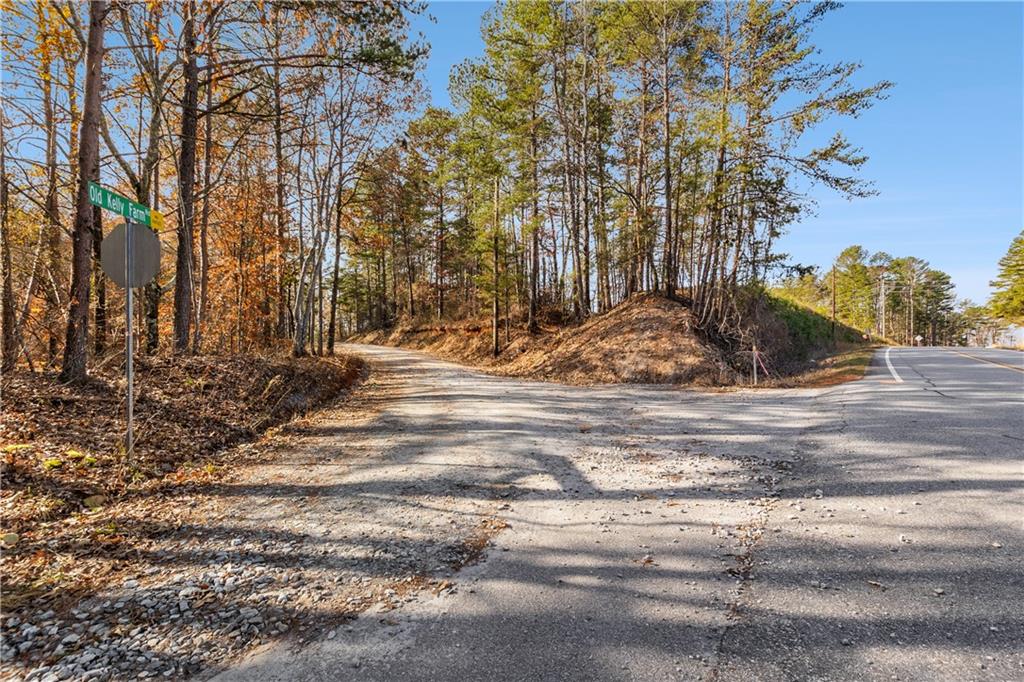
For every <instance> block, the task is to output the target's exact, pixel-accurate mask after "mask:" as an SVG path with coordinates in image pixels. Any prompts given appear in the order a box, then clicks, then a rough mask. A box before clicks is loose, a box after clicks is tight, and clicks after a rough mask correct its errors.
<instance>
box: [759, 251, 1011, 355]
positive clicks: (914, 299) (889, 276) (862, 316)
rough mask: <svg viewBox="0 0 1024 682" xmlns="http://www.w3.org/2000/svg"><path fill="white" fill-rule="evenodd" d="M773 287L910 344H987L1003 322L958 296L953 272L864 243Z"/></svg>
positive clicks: (845, 320)
mask: <svg viewBox="0 0 1024 682" xmlns="http://www.w3.org/2000/svg"><path fill="white" fill-rule="evenodd" d="M775 291H776V292H777V293H779V294H781V295H782V296H784V297H786V298H789V299H791V300H794V301H797V302H799V303H802V304H803V305H806V306H808V307H810V308H813V309H814V310H815V311H817V312H818V313H820V314H821V315H824V316H829V317H830V316H832V314H833V312H834V313H835V317H836V319H837V320H839V321H840V322H843V323H845V324H848V325H850V326H852V327H854V328H856V329H858V330H861V332H863V333H865V334H868V335H870V336H880V337H883V338H886V339H889V340H891V341H895V342H897V343H902V344H906V345H968V344H989V343H993V342H994V341H995V339H996V338H997V336H998V334H999V332H1000V331H1001V329H1002V328H1003V326H1004V325H1003V323H1002V322H1001V321H1000V319H999V317H1000V316H999V315H997V314H994V313H993V311H992V310H991V308H990V307H988V306H983V305H977V304H975V303H972V302H971V301H966V300H965V301H957V299H956V295H955V292H954V288H953V281H952V279H951V278H950V276H949V275H948V274H946V273H945V272H942V271H941V270H936V269H934V268H932V267H931V266H930V265H929V264H928V262H927V261H924V260H922V259H920V258H915V257H913V256H909V257H893V256H890V255H889V254H887V253H883V252H879V253H874V254H872V253H870V252H868V251H867V250H866V249H864V248H863V247H861V246H850V247H848V248H846V249H844V250H843V251H842V252H841V253H840V254H839V255H838V257H837V258H836V260H835V262H834V263H833V266H832V267H831V268H826V269H822V268H818V267H808V268H801V267H796V268H794V269H793V272H792V273H791V274H790V275H789V276H788V277H785V278H783V279H782V281H781V282H779V283H778V284H777V285H776V288H775ZM918 337H920V338H921V341H917V338H918Z"/></svg>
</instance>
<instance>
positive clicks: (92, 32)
mask: <svg viewBox="0 0 1024 682" xmlns="http://www.w3.org/2000/svg"><path fill="white" fill-rule="evenodd" d="M107 9H108V6H107V0H92V1H91V2H90V3H89V34H88V38H87V39H86V48H85V51H86V75H85V102H84V104H83V111H82V137H81V142H80V143H79V145H78V168H79V178H78V196H77V199H76V201H75V229H74V232H73V233H72V238H71V254H72V255H71V291H70V295H69V296H68V300H69V301H70V309H69V311H68V326H67V334H66V336H65V340H64V361H63V363H62V366H61V372H60V380H61V381H64V382H80V381H84V380H85V378H86V364H85V363H86V344H87V343H88V339H89V275H90V266H91V264H92V263H91V258H92V235H93V220H92V218H93V212H92V204H91V203H90V202H89V180H90V179H91V178H90V177H89V176H90V175H92V172H93V169H94V168H96V166H97V163H98V162H97V159H98V158H99V146H100V140H99V129H100V116H102V115H103V112H102V111H101V110H100V91H101V90H102V89H103V22H104V20H105V19H106V16H107Z"/></svg>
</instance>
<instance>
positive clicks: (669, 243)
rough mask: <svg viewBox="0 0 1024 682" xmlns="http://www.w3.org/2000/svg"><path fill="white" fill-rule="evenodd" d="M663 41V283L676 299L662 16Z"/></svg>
mask: <svg viewBox="0 0 1024 682" xmlns="http://www.w3.org/2000/svg"><path fill="white" fill-rule="evenodd" d="M661 40H662V50H663V56H662V64H661V116H662V126H663V127H664V130H663V133H662V134H663V144H664V151H663V153H664V155H665V158H664V166H665V167H664V176H665V178H664V179H665V189H664V191H665V248H664V251H663V253H662V264H661V265H662V269H663V273H662V281H663V282H664V286H665V295H666V296H667V297H669V298H674V297H675V295H676V277H675V263H674V254H673V246H674V243H673V238H672V156H671V152H672V129H671V126H670V123H671V120H670V112H669V83H668V59H669V50H668V16H667V15H663V16H662V25H661Z"/></svg>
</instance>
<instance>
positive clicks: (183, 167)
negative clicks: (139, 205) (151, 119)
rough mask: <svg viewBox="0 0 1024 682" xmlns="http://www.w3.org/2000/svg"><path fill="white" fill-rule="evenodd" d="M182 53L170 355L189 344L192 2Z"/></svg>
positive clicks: (194, 89) (194, 80) (195, 77)
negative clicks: (182, 92) (172, 349)
mask: <svg viewBox="0 0 1024 682" xmlns="http://www.w3.org/2000/svg"><path fill="white" fill-rule="evenodd" d="M185 12H186V16H185V21H184V27H183V30H184V34H183V38H182V49H183V51H184V55H183V58H184V62H185V68H184V73H185V91H184V94H183V96H182V101H181V158H180V160H179V164H178V177H179V182H178V200H179V201H178V205H179V207H180V211H179V213H180V215H179V220H178V252H177V259H176V261H175V276H174V352H175V353H185V352H187V351H188V348H189V341H190V340H191V339H190V338H189V337H190V334H189V330H190V328H191V324H192V262H193V260H194V251H195V248H194V244H193V239H194V232H195V201H194V196H195V194H194V193H195V181H196V128H197V127H198V123H199V111H198V99H199V67H198V64H197V63H196V34H195V22H196V2H195V0H188V2H187V4H186V9H185Z"/></svg>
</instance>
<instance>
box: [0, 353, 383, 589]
mask: <svg viewBox="0 0 1024 682" xmlns="http://www.w3.org/2000/svg"><path fill="white" fill-rule="evenodd" d="M107 360H108V361H107V362H106V363H102V362H100V363H97V366H95V367H93V368H91V372H90V374H91V376H90V378H89V380H88V381H87V383H84V384H80V385H68V384H62V383H60V382H58V380H57V375H56V374H55V373H36V372H30V371H27V370H17V371H12V372H8V373H6V374H5V376H4V378H3V382H2V386H0V389H2V402H3V409H2V411H0V483H2V486H0V487H2V493H0V529H2V540H3V545H4V547H3V550H4V551H3V560H2V563H3V572H2V574H3V591H4V602H5V605H6V606H8V607H11V606H13V605H14V604H15V603H16V602H18V601H19V600H21V599H23V598H25V597H32V596H40V595H44V594H47V593H49V592H54V591H61V590H66V589H68V588H71V587H72V586H74V585H77V584H79V583H81V582H83V581H87V580H88V579H89V577H90V576H89V573H88V566H89V565H90V560H91V559H92V558H96V557H99V556H100V555H114V556H116V555H117V553H118V551H119V547H120V545H121V542H120V541H121V540H122V539H123V538H124V534H125V532H126V529H125V528H121V527H119V526H118V525H117V524H116V523H110V522H109V519H106V520H105V521H104V522H102V523H101V522H99V521H97V520H96V519H97V518H100V517H101V516H103V517H104V518H105V515H98V514H96V513H95V512H97V511H99V510H102V509H105V508H109V507H111V506H113V505H116V503H118V502H120V501H123V500H127V499H136V501H138V499H141V498H145V499H146V501H147V502H152V503H153V506H154V510H156V509H157V507H159V505H160V498H161V496H162V493H164V492H168V491H173V490H175V489H177V488H180V487H181V486H187V485H189V484H192V483H203V482H208V481H212V480H216V477H217V474H218V471H219V470H220V469H221V468H222V467H224V466H225V465H230V464H231V463H232V458H237V457H239V456H241V455H240V454H239V451H238V449H237V448H235V449H231V447H232V446H236V445H239V444H243V443H246V442H249V441H254V440H255V439H257V438H258V437H259V436H260V435H261V434H264V433H265V432H267V431H268V430H270V429H272V428H273V427H276V426H279V425H281V424H283V423H285V422H286V421H288V420H289V419H291V418H292V417H295V416H297V415H300V414H303V413H304V412H306V411H307V410H310V409H312V408H315V407H318V406H321V405H325V404H327V403H329V402H331V401H333V400H334V399H336V398H338V397H339V396H340V395H343V394H344V393H345V392H346V391H347V390H348V389H350V388H351V387H353V386H354V385H355V384H356V383H357V382H358V381H359V380H360V378H361V377H362V376H363V373H364V372H363V370H364V365H363V362H362V361H361V360H360V359H358V358H355V357H350V356H338V357H333V358H303V359H293V358H288V357H285V356H281V355H268V356H234V355H232V356H196V357H185V358H179V357H169V356H166V357H165V356H161V357H156V358H139V360H137V362H136V381H135V385H136V403H135V437H136V441H135V448H134V451H133V453H132V456H131V457H127V456H126V454H125V451H124V444H123V438H124V426H125V391H124V388H125V384H124V379H123V367H120V366H119V364H118V363H117V362H116V361H111V360H112V359H111V358H108V359H107ZM113 360H116V358H114V359H113ZM159 517H160V514H159V513H157V512H156V511H155V512H154V521H155V522H156V521H159V520H160V519H159ZM106 558H107V559H109V558H111V557H110V556H107V557H106ZM72 575H73V576H77V578H75V579H73V580H70V581H69V580H67V578H68V577H69V576H72Z"/></svg>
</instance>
